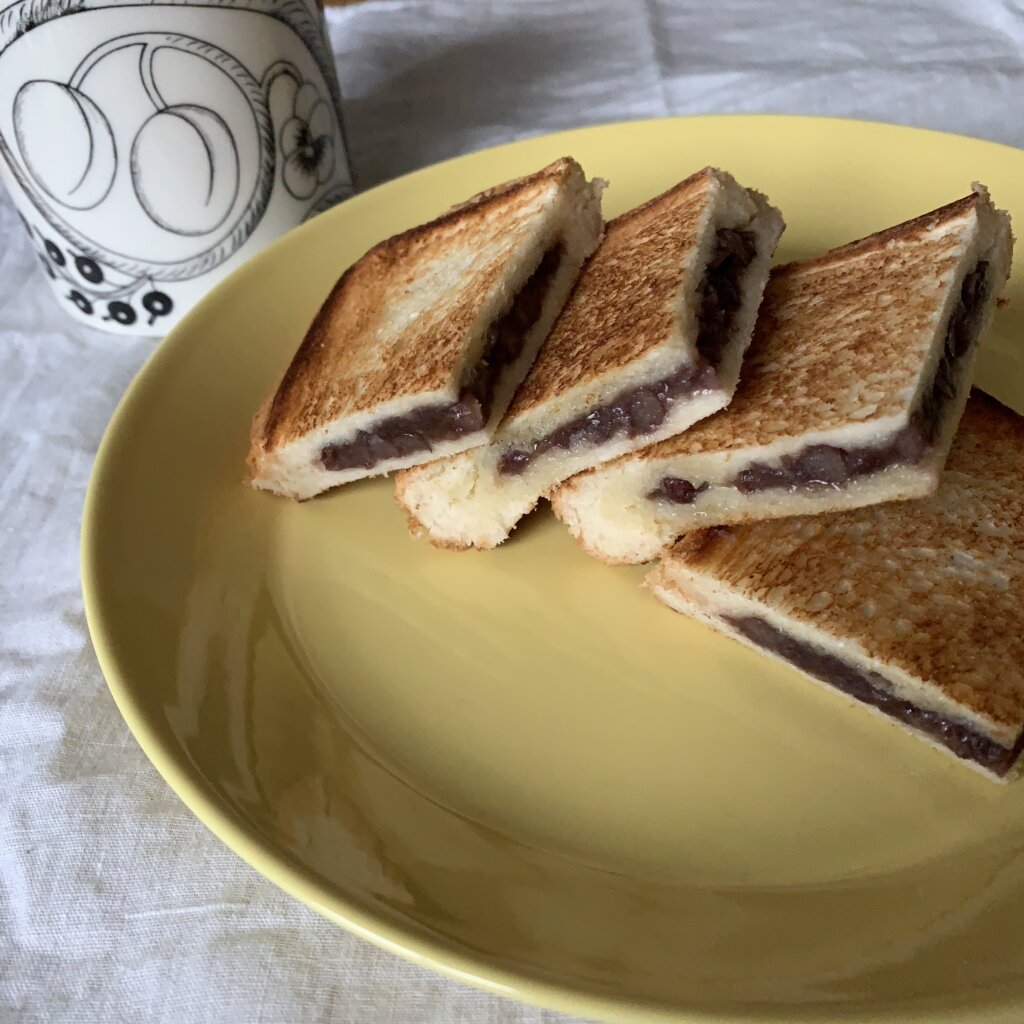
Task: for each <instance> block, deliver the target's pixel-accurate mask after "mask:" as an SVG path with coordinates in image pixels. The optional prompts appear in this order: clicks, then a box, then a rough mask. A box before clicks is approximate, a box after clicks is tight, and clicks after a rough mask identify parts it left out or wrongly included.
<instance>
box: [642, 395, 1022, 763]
mask: <svg viewBox="0 0 1024 1024" xmlns="http://www.w3.org/2000/svg"><path fill="white" fill-rule="evenodd" d="M648 586H649V587H650V588H651V589H652V590H653V591H654V593H655V594H656V595H657V596H658V597H659V598H660V599H661V600H662V601H664V602H665V603H666V604H667V605H668V606H669V607H670V608H674V609H675V610H676V611H679V612H683V613H684V614H686V615H690V616H693V617H694V618H697V619H700V620H701V621H703V622H706V623H708V624H709V625H711V626H713V627H714V628H715V629H718V630H721V631H722V632H724V633H726V634H728V635H729V636H732V637H735V638H736V639H737V640H740V641H741V642H743V643H745V644H747V645H748V646H750V647H753V648H755V649H756V650H760V651H763V652H765V653H766V654H768V655H770V656H771V657H773V658H777V659H780V660H781V661H784V662H786V663H788V664H790V665H793V666H795V667H796V668H797V669H799V670H800V671H801V672H803V673H804V674H805V675H807V676H810V677H811V678H812V679H816V680H819V681H821V682H824V683H827V684H828V685H829V686H832V687H834V688H836V689H837V690H840V691H841V692H842V693H844V694H846V695H847V696H849V697H852V698H854V699H855V700H858V701H861V702H863V703H865V704H867V705H868V706H869V707H870V708H872V709H874V710H875V711H877V712H880V713H881V714H882V715H883V716H886V717H888V718H889V719H890V720H891V721H893V722H896V723H898V724H899V725H901V726H904V727H905V728H907V729H909V730H911V731H912V732H913V733H914V734H916V735H917V736H920V737H922V738H923V739H926V740H928V741H930V742H931V743H932V744H933V745H935V746H937V747H939V748H940V749H942V750H945V751H948V752H950V753H952V754H955V755H956V756H957V757H959V758H962V759H963V760H964V761H966V762H968V763H970V764H972V765H974V766H975V767H977V768H980V769H982V770H984V771H985V772H986V773H988V774H989V775H991V776H995V777H997V778H1001V777H1003V776H1005V775H1006V773H1007V772H1008V771H1009V769H1010V767H1011V766H1012V765H1013V762H1014V761H1015V760H1016V758H1017V756H1018V754H1019V753H1020V749H1021V745H1022V736H1024V419H1022V418H1021V417H1020V416H1018V415H1017V414H1016V413H1014V412H1011V411H1010V410H1009V409H1007V408H1006V407H1004V406H1002V405H1000V404H999V403H998V402H996V401H995V400H994V399H992V398H989V397H988V396H986V395H983V394H981V393H980V392H978V391H975V392H973V394H972V395H971V398H970V401H969V402H968V403H967V409H966V412H965V413H964V416H963V420H962V422H961V426H960V431H959V433H958V434H957V436H956V440H955V441H954V443H953V447H952V450H951V452H950V454H949V461H948V464H947V466H946V470H945V473H944V474H943V477H942V481H941V483H940V485H939V489H938V491H936V492H935V494H933V495H932V496H931V497H929V498H926V499H924V500H922V501H906V502H893V503H891V504H888V505H877V506H873V507H869V508H868V507H866V508H860V509H854V510H851V511H848V512H842V513H839V514H837V515H834V516H800V517H796V518H793V519H786V520H776V521H765V522H758V523H746V524H743V525H740V526H733V527H728V526H720V527H711V528H709V529H705V530H699V531H697V532H695V533H692V534H688V535H687V536H686V537H684V538H683V539H682V540H681V541H680V542H679V543H678V544H677V545H676V546H675V547H674V548H672V549H671V551H670V552H669V553H667V554H666V556H665V557H664V559H663V561H662V562H661V563H660V565H658V566H657V567H656V568H655V569H654V570H653V571H652V572H651V574H650V575H649V577H648Z"/></svg>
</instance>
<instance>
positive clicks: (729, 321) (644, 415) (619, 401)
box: [498, 228, 757, 476]
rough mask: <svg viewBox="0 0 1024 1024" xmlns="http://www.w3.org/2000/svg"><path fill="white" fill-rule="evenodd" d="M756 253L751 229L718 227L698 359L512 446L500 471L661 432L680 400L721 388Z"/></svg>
mask: <svg viewBox="0 0 1024 1024" xmlns="http://www.w3.org/2000/svg"><path fill="white" fill-rule="evenodd" d="M756 254H757V239H756V237H755V236H754V234H753V232H750V231H738V230H736V229H734V228H719V230H718V231H717V232H716V233H715V248H714V250H713V251H712V253H711V258H710V260H709V261H708V265H707V268H706V270H705V271H704V277H703V278H702V280H701V285H700V310H699V312H698V314H697V317H698V321H697V322H698V334H697V353H698V355H699V357H700V358H699V359H698V360H697V361H696V362H686V363H683V364H682V365H681V366H680V367H679V369H677V370H675V371H673V372H672V373H670V374H669V375H668V376H667V377H663V378H662V379H661V380H657V381H654V382H653V383H651V384H643V385H641V386H639V387H634V388H627V389H626V390H624V391H620V392H619V393H618V394H617V395H615V396H614V397H613V398H612V399H611V400H610V401H609V402H608V403H607V404H605V405H602V406H600V407H599V408H597V409H595V410H593V412H589V413H586V414H585V415H583V416H577V417H576V418H575V419H573V420H570V421H569V422H568V423H564V424H563V425H562V426H560V427H558V428H557V429H556V430H553V431H552V432H551V433H550V434H548V435H547V436H546V437H543V438H541V439H540V440H539V441H535V442H534V443H533V444H532V445H530V446H529V447H526V448H512V449H509V450H508V451H507V452H505V453H504V454H503V455H502V456H501V458H500V459H499V460H498V472H499V473H503V474H505V475H508V476H518V475H519V474H520V473H522V472H524V471H525V470H526V468H527V467H528V466H529V465H530V463H531V462H533V460H534V459H535V458H537V456H539V455H544V454H545V453H547V452H550V451H553V450H555V449H560V450H561V451H569V450H571V449H573V448H582V447H584V446H586V447H596V446H598V445H602V444H606V443H607V442H608V441H610V440H611V439H612V438H614V437H619V436H621V435H623V434H624V435H626V436H627V437H629V438H630V439H631V440H632V439H635V438H637V437H643V436H645V435H646V434H650V433H652V432H653V431H655V430H657V429H658V427H660V426H661V425H662V423H664V422H665V417H666V416H668V413H669V409H671V407H672V405H673V404H674V403H675V402H676V401H678V400H679V399H680V398H687V397H689V396H690V395H693V394H696V393H697V392H700V391H712V390H714V389H716V388H718V387H720V384H719V381H718V375H717V373H716V372H715V371H716V370H717V368H718V364H719V363H720V362H721V361H722V355H723V353H724V351H725V348H726V346H727V345H728V343H729V340H730V338H731V337H732V330H733V323H734V322H735V319H736V314H737V312H739V308H740V306H741V305H742V287H741V285H742V278H743V272H744V271H745V270H746V269H747V267H748V266H750V263H751V261H752V260H753V259H754V256H755V255H756Z"/></svg>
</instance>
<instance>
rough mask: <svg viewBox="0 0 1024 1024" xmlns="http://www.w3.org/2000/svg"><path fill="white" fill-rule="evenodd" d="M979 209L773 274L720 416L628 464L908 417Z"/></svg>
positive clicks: (943, 215)
mask: <svg viewBox="0 0 1024 1024" xmlns="http://www.w3.org/2000/svg"><path fill="white" fill-rule="evenodd" d="M985 201H986V200H984V199H983V198H981V197H979V196H978V195H977V194H972V195H970V196H966V197H964V198H963V199H959V200H957V201H956V202H954V203H950V204H949V205H948V206H944V207H941V208H940V209H938V210H935V211H933V212H932V213H928V214H925V215H924V216H921V217H917V218H915V219H914V220H911V221H907V222H906V223H905V224H900V225H897V226H896V227H893V228H889V229H887V230H885V231H881V232H879V233H878V234H875V235H871V236H869V237H867V238H864V239H861V240H859V241H856V242H851V243H849V244H848V245H844V246H842V247H841V248H839V249H833V250H831V251H830V252H827V253H825V254H823V255H821V256H819V257H816V258H815V259H812V260H807V261H805V262H802V263H790V264H786V265H785V266H782V267H779V268H777V269H776V270H775V271H773V273H772V276H771V278H770V280H769V282H768V287H767V289H766V290H765V295H764V301H763V304H762V306H761V311H760V313H759V316H758V322H757V327H756V328H755V331H754V338H753V341H752V342H751V345H750V349H749V351H748V353H747V357H746V360H745V361H744V363H743V371H742V373H741V375H740V384H739V387H738V388H737V390H736V394H735V396H734V398H733V400H732V404H731V405H730V406H729V408H728V409H725V410H723V411H722V412H720V413H717V414H716V415H715V416H712V417H710V418H709V419H707V420H704V421H703V422H701V423H698V424H697V425H696V426H694V427H693V428H691V429H690V430H688V431H686V432H685V433H683V434H680V435H678V436H677V437H674V438H670V439H669V440H667V441H662V442H661V443H659V444H655V445H651V446H650V447H649V448H646V449H643V451H641V452H639V453H637V455H635V456H631V458H636V459H644V458H649V459H657V458H666V457H673V456H678V455H696V454H699V453H702V452H718V451H722V452H725V451H734V450H736V449H741V448H749V447H756V446H759V445H768V444H772V443H775V442H777V441H779V440H780V438H783V437H799V436H801V435H803V434H805V433H807V432H809V431H820V432H824V431H828V430H833V429H839V428H842V427H844V426H847V425H849V424H851V423H870V422H871V421H872V420H879V419H885V418H888V417H892V416H899V415H906V414H907V413H909V404H910V402H911V401H912V399H913V397H914V395H915V393H916V389H917V386H918V380H919V377H920V376H921V374H922V373H923V371H924V367H925V365H926V358H925V357H926V354H927V352H928V351H929V349H930V347H931V345H932V342H933V338H934V336H935V331H934V326H935V320H936V317H938V316H939V314H940V312H941V305H942V303H941V299H942V298H943V295H942V294H941V287H942V281H943V280H948V278H949V275H951V274H953V272H954V270H955V268H956V265H957V262H958V260H959V259H960V257H961V255H962V253H963V238H964V235H965V232H967V231H968V230H969V229H970V227H971V224H972V222H973V213H974V208H975V205H976V204H977V203H979V202H985ZM999 285H1000V286H1001V285H1002V282H999Z"/></svg>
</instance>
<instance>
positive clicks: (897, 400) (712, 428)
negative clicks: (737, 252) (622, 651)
mask: <svg viewBox="0 0 1024 1024" xmlns="http://www.w3.org/2000/svg"><path fill="white" fill-rule="evenodd" d="M1011 250H1012V236H1011V234H1010V224H1009V218H1008V216H1007V215H1006V214H1005V213H1004V212H1002V211H999V210H996V209H995V207H994V206H993V205H992V203H991V202H990V200H989V198H988V194H987V193H986V191H985V190H984V188H982V187H981V186H976V188H975V191H974V192H972V194H971V195H969V196H967V197H965V198H963V199H961V200H958V201H957V202H955V203H951V204H950V205H949V206H945V207H942V208H941V209H939V210H936V211H934V212H933V213H930V214H926V215H924V216H922V217H918V218H917V219H915V220H912V221H909V222H907V223H906V224H901V225H899V226H898V227H895V228H891V229H889V230H887V231H883V232H880V233H879V234H876V235H872V236H870V237H869V238H865V239H862V240H861V241H859V242H853V243H851V244H850V245H846V246H843V247H842V248H840V249H835V250H833V251H832V252H829V253H826V254H825V255H823V256H819V257H817V258H816V259H812V260H808V261H807V262H805V263H793V264H789V265H787V266H785V267H781V268H779V269H778V270H776V271H775V272H773V274H772V277H771V279H770V281H769V283H768V287H767V289H766V291H765V299H764V303H763V304H762V307H761V313H760V317H759V320H758V324H757V328H756V330H755V332H754V340H753V343H752V345H751V349H750V352H749V354H748V356H747V359H746V360H745V362H744V369H743V379H742V381H741V383H740V386H739V388H738V389H737V392H736V396H735V398H734V400H733V402H732V404H731V405H730V406H729V408H728V409H727V410H726V411H724V412H721V413H719V414H717V415H716V416H713V417H712V418H711V419H708V420H705V421H704V422H703V423H700V424H698V425H697V426H695V427H694V428H692V429H691V430H688V431H687V432H686V433H685V434H680V435H679V436H678V437H674V438H672V439H671V440H668V441H663V442H661V443H660V444H655V445H652V446H650V447H649V448H645V449H643V450H642V451H639V452H637V453H635V454H633V455H630V456H626V457H625V458H622V459H619V460H617V461H615V462H613V463H610V464H608V465H606V466H603V467H601V468H599V469H597V470H593V471H591V472H588V473H584V474H581V475H579V476H576V477H574V478H573V479H571V480H569V481H567V482H566V483H565V484H564V485H562V486H561V487H560V488H558V489H557V490H556V492H555V493H554V494H553V495H552V505H553V507H554V509H555V513H556V514H557V515H558V516H559V518H561V519H562V520H563V521H564V522H565V523H566V524H567V525H568V526H569V529H570V530H571V531H572V533H573V535H574V536H575V537H576V538H577V539H578V540H579V541H580V542H581V543H582V544H583V546H584V547H585V548H586V549H587V550H588V551H590V552H591V553H593V554H595V555H596V556H597V557H599V558H603V559H604V560H606V561H609V562H643V561H648V560H649V559H651V558H654V557H656V555H657V554H658V552H659V551H660V550H661V548H662V547H664V546H665V545H666V544H669V543H671V542H672V541H673V540H674V539H675V538H676V537H678V536H680V535H681V534H683V533H686V532H688V531H690V530H696V529H699V528H702V527H705V526H713V525H724V524H728V523H738V522H744V521H748V520H758V519H771V518H778V517H780V516H791V515H801V514H808V513H817V512H828V511H836V510H839V509H844V508H856V507H858V506H861V505H870V504H874V503H876V502H881V501H892V500H897V499H907V498H920V497H923V496H925V495H927V494H930V493H932V492H933V491H934V490H935V488H936V487H937V486H938V481H939V474H940V472H941V469H942V465H943V463H944V461H945V459H946V454H947V452H948V451H949V445H950V442H951V441H952V438H953V434H954V432H955V431H956V425H957V422H958V421H959V419H960V415H961V413H962V411H963V407H964V403H965V402H966V400H967V393H968V390H969V388H970V382H971V379H972V377H973V373H974V361H975V355H976V352H977V347H978V345H977V343H978V339H979V337H980V335H981V333H982V332H983V331H984V329H985V327H986V325H987V323H988V322H989V319H990V318H991V316H992V313H993V311H994V309H995V306H996V300H997V298H998V296H999V293H1000V291H1001V290H1002V288H1003V285H1004V283H1005V282H1006V279H1007V277H1008V275H1009V271H1010V258H1011Z"/></svg>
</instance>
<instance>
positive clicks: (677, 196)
mask: <svg viewBox="0 0 1024 1024" xmlns="http://www.w3.org/2000/svg"><path fill="white" fill-rule="evenodd" d="M782 228H783V224H782V217H781V215H780V214H779V211H778V210H776V209H774V208H773V207H771V206H769V205H768V203H767V201H766V200H765V198H764V197H763V196H762V195H760V194H759V193H757V192H753V191H751V190H749V189H745V188H743V187H742V186H741V185H739V184H738V183H737V182H736V181H735V180H734V179H733V177H732V176H731V175H729V174H726V173H725V172H723V171H719V170H715V169H713V168H706V169H704V170H703V171H700V172H699V173H697V174H694V175H692V176H691V177H689V178H687V179H686V180H685V181H683V182H680V183H679V184H678V185H676V186H675V187H674V188H672V189H669V191H667V192H665V193H664V194H663V195H660V196H658V197H656V198H655V199H652V200H650V201H649V202H647V203H645V204H644V205H643V206H640V207H638V208H636V209H635V210H631V211H630V212H629V213H626V214H624V215H623V216H621V217H618V218H616V219H615V220H613V221H611V222H610V223H609V224H608V226H607V230H606V233H605V237H604V240H603V242H602V243H601V246H600V248H599V249H598V251H597V253H596V254H595V255H594V256H593V257H592V258H591V260H590V261H589V262H588V263H587V265H586V266H585V267H584V269H583V272H582V274H581V275H580V278H579V281H578V282H577V285H576V289H575V291H574V292H573V295H572V297H571V299H570V300H569V302H568V304H567V305H566V307H565V309H564V310H563V311H562V313H561V315H560V316H559V318H558V320H557V322H556V324H555V327H554V328H553V329H552V332H551V334H550V335H549V336H548V340H547V341H546V342H545V344H544V346H543V348H542V349H541V352H540V355H539V356H538V357H537V361H536V363H534V365H533V367H532V369H531V370H530V372H529V374H528V375H527V377H526V380H525V381H524V382H523V385H522V387H520V389H519V390H518V391H517V392H516V395H515V398H514V399H513V401H512V404H511V406H510V407H509V410H508V412H507V414H506V415H505V418H504V419H503V420H502V421H501V423H500V425H499V427H498V429H497V431H496V433H495V435H494V438H493V441H492V443H491V444H490V445H488V446H486V447H480V448H475V449H473V450H472V451H467V452H463V453H462V454H461V455H455V456H452V457H450V458H447V459H442V460H440V461H438V462H432V463H430V464H428V465H424V466H417V467H416V468H415V469H409V470H405V471H403V472H402V473H400V474H399V475H398V477H397V479H396V496H397V498H398V501H399V503H400V504H401V505H402V506H403V507H404V508H405V510H406V512H407V514H408V516H409V520H410V524H411V525H412V527H413V529H414V531H422V532H425V533H426V534H427V536H428V537H429V538H430V539H431V540H432V541H434V542H435V543H437V544H439V545H443V546H447V547H460V548H465V547H478V548H489V547H494V546H495V545H496V544H499V543H501V541H503V540H505V538H506V537H508V535H509V533H510V531H511V530H512V529H513V528H514V526H515V524H516V523H517V522H518V521H519V519H520V518H521V517H522V516H523V515H525V514H526V513H527V512H528V511H530V509H532V508H533V506H534V505H535V504H536V503H537V500H538V499H539V498H540V496H541V495H542V494H544V493H546V492H547V491H548V490H549V489H550V488H552V487H554V486H555V485H556V484H558V483H560V482H561V481H562V480H565V479H566V478H567V477H569V476H572V475H573V474H574V473H578V472H580V471H581V470H583V469H586V468H588V467H590V466H594V465H597V464H598V463H600V462H604V461H606V460H608V459H613V458H616V457H617V456H619V455H622V454H624V453H626V452H629V451H633V450H635V449H636V448H639V447H641V446H642V445H645V444H649V443H651V442H652V441H656V440H658V439H660V438H665V437H670V436H672V435H673V434H676V433H678V432H679V431H680V430H684V429H685V428H687V427H688V426H690V424H692V423H694V422H695V421H696V420H698V419H701V418H702V417H705V416H708V415H710V414H711V413H713V412H715V411H717V410H718V409H721V408H723V407H724V406H725V405H727V404H728V402H729V400H730V399H731V397H732V394H733V392H734V391H735V389H736V382H737V379H738V378H739V372H740V362H741V361H742V358H743V353H744V351H745V350H746V348H747V345H748V344H749V342H750V336H751V333H752V331H753V326H754V318H755V315H756V312H757V307H758V304H759V303H760V301H761V295H762V292H763V291H764V286H765V281H766V280H767V278H768V267H769V264H770V262H771V257H772V253H773V252H774V250H775V245H776V242H777V241H778V238H779V235H780V234H781V232H782Z"/></svg>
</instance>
